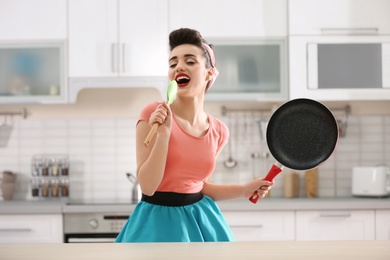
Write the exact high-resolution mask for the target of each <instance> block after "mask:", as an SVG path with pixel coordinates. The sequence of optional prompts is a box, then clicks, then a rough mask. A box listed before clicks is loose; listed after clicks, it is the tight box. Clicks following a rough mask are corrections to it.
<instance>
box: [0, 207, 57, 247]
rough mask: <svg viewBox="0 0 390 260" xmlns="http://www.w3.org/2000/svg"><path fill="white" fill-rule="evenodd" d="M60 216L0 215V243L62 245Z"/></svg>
mask: <svg viewBox="0 0 390 260" xmlns="http://www.w3.org/2000/svg"><path fill="white" fill-rule="evenodd" d="M62 226H63V224H62V214H26V215H13V214H9V215H8V214H3V215H0V243H62V242H63V228H62Z"/></svg>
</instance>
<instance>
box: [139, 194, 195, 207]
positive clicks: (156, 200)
mask: <svg viewBox="0 0 390 260" xmlns="http://www.w3.org/2000/svg"><path fill="white" fill-rule="evenodd" d="M202 198H203V194H202V193H200V192H197V193H176V192H163V191H156V192H155V193H154V194H153V196H147V195H145V194H142V198H141V200H142V201H145V202H148V203H151V204H156V205H160V206H174V207H178V206H186V205H190V204H193V203H195V202H198V201H200V200H201V199H202Z"/></svg>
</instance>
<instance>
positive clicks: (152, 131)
mask: <svg viewBox="0 0 390 260" xmlns="http://www.w3.org/2000/svg"><path fill="white" fill-rule="evenodd" d="M157 127H158V123H157V122H156V123H154V124H153V126H152V129H150V131H149V134H148V135H147V136H146V138H145V141H144V145H145V146H146V147H148V146H149V144H150V142H151V141H152V139H153V137H154V135H155V134H156V131H157Z"/></svg>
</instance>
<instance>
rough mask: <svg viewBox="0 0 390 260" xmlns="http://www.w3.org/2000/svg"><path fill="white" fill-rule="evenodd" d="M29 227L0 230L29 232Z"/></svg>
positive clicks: (0, 230) (3, 230)
mask: <svg viewBox="0 0 390 260" xmlns="http://www.w3.org/2000/svg"><path fill="white" fill-rule="evenodd" d="M31 231H32V229H31V228H0V232H31Z"/></svg>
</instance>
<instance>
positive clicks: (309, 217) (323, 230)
mask: <svg viewBox="0 0 390 260" xmlns="http://www.w3.org/2000/svg"><path fill="white" fill-rule="evenodd" d="M374 239H375V213H374V210H363V211H358V210H356V211H355V210H348V211H330V210H329V211H297V212H296V240H374Z"/></svg>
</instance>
